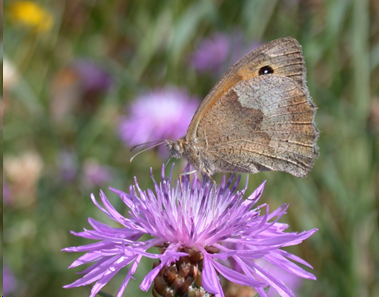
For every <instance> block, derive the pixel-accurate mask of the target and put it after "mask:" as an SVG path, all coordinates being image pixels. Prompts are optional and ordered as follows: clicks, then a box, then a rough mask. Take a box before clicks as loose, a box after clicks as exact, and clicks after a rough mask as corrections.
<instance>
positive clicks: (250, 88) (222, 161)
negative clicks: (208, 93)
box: [197, 74, 319, 177]
mask: <svg viewBox="0 0 379 297" xmlns="http://www.w3.org/2000/svg"><path fill="white" fill-rule="evenodd" d="M314 115H315V106H314V105H313V104H312V103H311V101H310V98H309V95H308V93H307V92H305V91H304V89H303V88H301V87H300V86H299V84H298V83H297V82H296V81H294V80H293V79H292V78H289V77H285V76H279V75H274V74H270V75H262V76H258V77H252V78H250V79H247V80H244V81H240V82H239V83H237V84H235V85H234V86H232V87H231V88H230V90H229V91H227V92H225V93H224V94H223V95H222V96H221V97H220V98H219V99H218V100H217V101H216V102H215V103H214V104H213V105H212V107H211V108H208V109H207V110H206V112H205V113H203V117H202V119H201V120H200V122H199V124H198V127H197V141H198V146H199V147H201V148H203V149H202V152H201V155H202V156H203V159H205V160H207V163H208V164H207V166H208V167H210V170H211V171H212V172H218V171H228V172H250V173H256V172H259V171H267V170H275V171H284V172H288V173H291V174H292V175H294V176H298V177H303V176H305V175H306V174H307V173H308V172H309V170H310V169H311V168H312V167H313V163H314V161H315V159H316V157H317V155H318V152H317V146H316V141H317V138H318V134H319V132H318V130H317V128H316V125H315V122H314Z"/></svg>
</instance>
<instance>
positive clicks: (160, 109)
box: [119, 87, 199, 154]
mask: <svg viewBox="0 0 379 297" xmlns="http://www.w3.org/2000/svg"><path fill="white" fill-rule="evenodd" d="M198 105H199V100H198V98H196V97H191V96H190V95H189V94H188V92H187V91H186V90H184V89H177V88H174V87H167V88H165V89H161V90H155V91H150V92H149V93H146V94H144V95H141V96H139V97H137V98H136V99H135V101H134V102H133V103H131V105H130V106H128V108H127V110H128V116H124V117H122V119H121V121H120V125H119V135H120V138H121V139H122V140H123V141H124V142H125V143H126V144H127V145H128V146H134V145H136V144H140V143H144V142H147V141H153V140H159V139H178V138H179V137H182V136H183V135H185V134H186V132H187V128H188V126H189V124H190V122H191V119H192V117H193V115H194V113H195V111H196V109H197V107H198ZM160 152H162V153H166V154H167V150H166V147H164V146H162V151H160Z"/></svg>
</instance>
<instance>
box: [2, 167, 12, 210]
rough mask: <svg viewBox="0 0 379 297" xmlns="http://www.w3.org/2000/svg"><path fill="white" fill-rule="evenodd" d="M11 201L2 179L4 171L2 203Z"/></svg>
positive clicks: (6, 186)
mask: <svg viewBox="0 0 379 297" xmlns="http://www.w3.org/2000/svg"><path fill="white" fill-rule="evenodd" d="M10 201H11V195H10V193H9V189H8V185H7V183H6V181H5V179H4V173H3V203H4V204H9V203H10Z"/></svg>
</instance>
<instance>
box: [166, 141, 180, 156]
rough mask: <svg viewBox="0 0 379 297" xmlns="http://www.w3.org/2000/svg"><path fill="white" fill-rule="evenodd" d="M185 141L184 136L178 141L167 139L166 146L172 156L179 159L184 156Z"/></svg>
mask: <svg viewBox="0 0 379 297" xmlns="http://www.w3.org/2000/svg"><path fill="white" fill-rule="evenodd" d="M183 142H184V140H183V139H182V138H180V139H179V140H178V141H173V140H166V146H167V148H168V151H169V152H170V155H171V156H172V157H174V158H176V159H179V158H181V157H182V156H183V151H184V149H183Z"/></svg>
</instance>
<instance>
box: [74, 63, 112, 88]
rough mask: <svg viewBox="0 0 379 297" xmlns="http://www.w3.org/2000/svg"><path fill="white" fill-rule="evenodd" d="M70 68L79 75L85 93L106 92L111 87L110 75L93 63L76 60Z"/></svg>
mask: <svg viewBox="0 0 379 297" xmlns="http://www.w3.org/2000/svg"><path fill="white" fill-rule="evenodd" d="M72 68H73V69H75V70H76V72H77V73H78V74H79V78H80V80H81V82H82V84H83V88H84V91H85V92H102V91H107V90H108V89H109V88H110V87H111V85H112V78H111V76H110V74H109V73H108V72H107V71H106V70H105V69H104V68H103V67H101V66H99V65H98V64H97V63H95V62H94V61H91V60H89V59H78V60H76V61H75V62H74V63H73V64H72Z"/></svg>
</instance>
